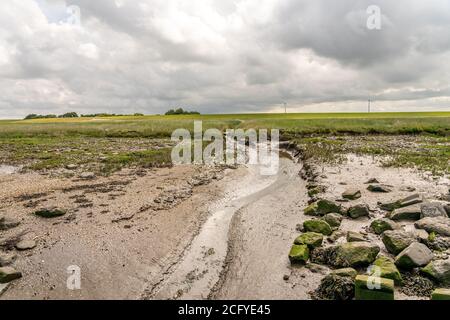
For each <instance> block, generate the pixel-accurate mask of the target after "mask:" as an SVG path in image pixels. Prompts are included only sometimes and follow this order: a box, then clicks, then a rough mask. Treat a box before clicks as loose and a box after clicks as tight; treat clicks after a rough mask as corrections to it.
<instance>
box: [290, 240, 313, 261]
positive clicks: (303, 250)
mask: <svg viewBox="0 0 450 320" xmlns="http://www.w3.org/2000/svg"><path fill="white" fill-rule="evenodd" d="M308 259H309V249H308V246H307V245H297V244H294V245H293V246H292V248H291V251H290V252H289V261H291V263H292V264H295V263H301V264H304V263H306V262H307V261H308Z"/></svg>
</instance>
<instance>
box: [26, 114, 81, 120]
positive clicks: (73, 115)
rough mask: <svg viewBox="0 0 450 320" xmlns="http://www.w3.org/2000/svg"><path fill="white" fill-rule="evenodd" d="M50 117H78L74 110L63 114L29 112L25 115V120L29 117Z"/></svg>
mask: <svg viewBox="0 0 450 320" xmlns="http://www.w3.org/2000/svg"><path fill="white" fill-rule="evenodd" d="M52 118H78V113H76V112H67V113H64V114H61V115H59V116H57V115H56V114H45V115H42V114H35V113H32V114H29V115H27V116H26V117H25V120H30V119H52Z"/></svg>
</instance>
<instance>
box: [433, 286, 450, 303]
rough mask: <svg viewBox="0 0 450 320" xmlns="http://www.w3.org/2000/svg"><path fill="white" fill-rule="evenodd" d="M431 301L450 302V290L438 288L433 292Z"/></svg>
mask: <svg viewBox="0 0 450 320" xmlns="http://www.w3.org/2000/svg"><path fill="white" fill-rule="evenodd" d="M431 300H450V289H445V288H440V289H436V290H434V291H433V293H432V294H431Z"/></svg>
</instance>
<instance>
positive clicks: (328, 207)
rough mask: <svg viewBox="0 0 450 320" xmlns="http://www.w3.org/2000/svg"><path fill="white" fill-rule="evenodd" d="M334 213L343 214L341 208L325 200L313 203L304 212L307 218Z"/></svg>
mask: <svg viewBox="0 0 450 320" xmlns="http://www.w3.org/2000/svg"><path fill="white" fill-rule="evenodd" d="M332 212H337V213H339V212H341V206H340V205H338V204H336V203H335V202H333V201H331V200H325V199H321V200H319V201H316V202H314V203H312V204H311V205H309V206H308V207H307V208H306V209H305V210H304V213H305V215H307V216H324V215H326V214H327V213H332Z"/></svg>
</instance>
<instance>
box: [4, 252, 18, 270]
mask: <svg viewBox="0 0 450 320" xmlns="http://www.w3.org/2000/svg"><path fill="white" fill-rule="evenodd" d="M16 258H17V256H16V255H15V254H14V253H6V252H0V267H6V266H9V265H11V264H12V263H13V262H14V261H15V260H16Z"/></svg>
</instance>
